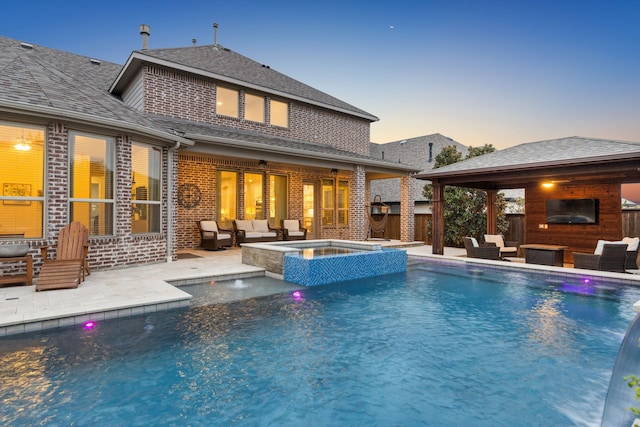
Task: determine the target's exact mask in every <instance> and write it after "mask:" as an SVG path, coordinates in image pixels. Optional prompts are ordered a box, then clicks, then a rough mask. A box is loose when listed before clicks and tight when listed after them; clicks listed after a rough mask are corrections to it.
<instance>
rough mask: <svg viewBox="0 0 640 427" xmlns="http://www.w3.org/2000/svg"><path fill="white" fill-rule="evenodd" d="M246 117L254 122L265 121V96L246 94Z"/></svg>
mask: <svg viewBox="0 0 640 427" xmlns="http://www.w3.org/2000/svg"><path fill="white" fill-rule="evenodd" d="M244 118H245V119H247V120H251V121H253V122H260V123H264V97H263V96H257V95H252V94H250V93H247V94H245V96H244Z"/></svg>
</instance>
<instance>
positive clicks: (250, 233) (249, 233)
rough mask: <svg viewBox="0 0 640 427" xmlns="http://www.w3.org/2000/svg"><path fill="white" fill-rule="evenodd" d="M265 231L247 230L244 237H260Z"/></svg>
mask: <svg viewBox="0 0 640 427" xmlns="http://www.w3.org/2000/svg"><path fill="white" fill-rule="evenodd" d="M263 235H264V233H260V232H259V231H245V232H244V237H246V238H247V239H260V238H261V237H262V236H263Z"/></svg>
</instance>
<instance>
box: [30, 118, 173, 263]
mask: <svg viewBox="0 0 640 427" xmlns="http://www.w3.org/2000/svg"><path fill="white" fill-rule="evenodd" d="M70 130H77V131H80V132H84V129H82V128H78V127H71V126H70V125H69V124H68V123H63V122H50V123H48V125H47V135H46V144H47V145H46V147H47V149H46V162H45V164H46V179H47V183H46V184H47V185H46V188H47V190H46V195H45V198H46V200H47V202H46V212H45V215H46V218H47V219H46V227H45V233H46V234H45V237H44V239H43V240H41V241H34V242H32V248H37V247H39V246H42V245H55V244H56V243H57V236H58V234H59V232H60V230H61V229H62V228H63V227H64V226H65V225H67V224H68V223H69V221H70V218H69V199H68V197H69V196H68V195H69V190H70V188H69V163H68V161H69V150H68V148H69V131H70ZM92 133H96V131H95V130H93V131H92ZM103 135H105V136H112V137H114V138H115V142H116V170H115V182H116V188H115V218H114V235H113V236H90V237H89V256H88V262H89V267H90V268H91V269H92V270H100V269H109V268H118V267H125V266H131V265H136V264H146V263H155V262H164V261H166V257H167V254H166V250H167V241H166V237H165V236H166V233H167V215H166V208H164V207H165V206H166V205H167V203H166V201H167V189H166V185H163V189H162V201H163V203H162V205H163V209H162V219H161V233H154V234H139V235H132V234H131V139H130V138H129V136H127V135H126V134H122V133H120V134H117V133H116V134H112V135H106V134H104V133H103ZM169 158H170V156H169V151H168V149H166V148H165V149H163V150H162V181H163V183H166V182H167V180H170V179H173V181H175V177H174V178H171V177H169V176H168V175H167V170H168V168H167V164H168V163H167V162H168V161H169ZM85 225H87V224H85ZM51 252H52V253H54V254H55V248H53V250H52V251H51ZM33 256H34V269H35V272H38V271H39V269H40V267H41V265H42V258H41V257H40V253H39V252H35V251H34V252H33ZM172 256H173V257H175V254H173V255H172Z"/></svg>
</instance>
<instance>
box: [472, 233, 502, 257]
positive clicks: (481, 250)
mask: <svg viewBox="0 0 640 427" xmlns="http://www.w3.org/2000/svg"><path fill="white" fill-rule="evenodd" d="M462 240H463V241H464V248H465V249H466V250H467V258H482V259H494V260H501V259H502V258H501V257H500V248H499V247H497V246H496V245H495V244H485V245H482V246H481V245H479V244H478V241H477V240H476V238H475V237H463V238H462Z"/></svg>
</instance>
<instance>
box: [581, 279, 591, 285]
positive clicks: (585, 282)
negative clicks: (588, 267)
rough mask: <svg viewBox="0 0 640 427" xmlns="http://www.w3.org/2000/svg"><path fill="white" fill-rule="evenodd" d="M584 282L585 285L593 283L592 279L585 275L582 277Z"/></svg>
mask: <svg viewBox="0 0 640 427" xmlns="http://www.w3.org/2000/svg"><path fill="white" fill-rule="evenodd" d="M582 283H584V284H585V285H586V284H589V283H591V279H589V278H587V277H585V278H584V279H582Z"/></svg>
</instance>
